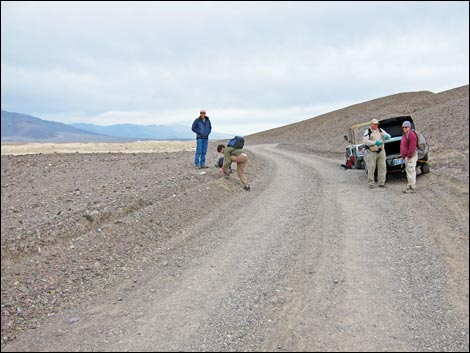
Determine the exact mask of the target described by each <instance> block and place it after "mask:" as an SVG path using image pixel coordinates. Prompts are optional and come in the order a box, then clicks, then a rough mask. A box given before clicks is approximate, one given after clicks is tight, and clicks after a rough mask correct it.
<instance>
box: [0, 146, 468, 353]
mask: <svg viewBox="0 0 470 353" xmlns="http://www.w3.org/2000/svg"><path fill="white" fill-rule="evenodd" d="M109 157H112V158H117V159H119V158H121V157H122V156H121V155H119V156H114V155H108V156H99V157H96V158H97V159H94V160H93V163H92V165H93V166H94V167H93V168H91V169H90V170H88V169H87V173H92V171H95V170H103V169H100V168H96V166H97V165H99V166H100V167H101V168H102V167H103V165H106V166H107V169H105V170H106V172H105V173H103V172H101V173H103V174H104V175H106V176H109V175H113V176H116V175H120V173H119V171H121V174H122V171H123V170H129V169H130V170H147V169H146V168H149V169H148V174H146V175H145V176H142V178H143V179H145V180H146V182H144V183H143V180H140V179H139V177H138V176H137V175H141V174H142V173H136V174H135V175H133V177H132V178H130V177H129V175H126V176H125V177H123V178H125V180H133V183H131V184H130V185H131V188H130V189H127V186H129V185H128V184H126V183H124V185H123V188H122V189H118V191H117V192H116V194H117V195H122V196H121V197H124V199H122V200H121V199H119V198H117V200H119V201H116V202H117V203H118V204H122V205H128V204H129V200H128V199H127V198H125V197H126V195H129V193H130V192H129V191H130V190H134V188H136V189H137V190H134V191H135V192H136V194H137V195H139V197H140V198H141V199H142V200H143V201H142V202H141V203H140V204H139V205H140V206H139V207H137V208H136V209H130V210H128V212H127V213H126V212H124V213H119V211H114V212H111V214H112V215H114V217H110V218H109V219H108V218H106V217H104V218H100V217H99V216H98V215H97V214H93V213H92V212H88V213H87V214H88V215H89V216H91V217H92V220H96V219H99V220H100V222H101V223H99V225H96V227H92V228H90V229H88V230H87V231H83V229H82V230H80V231H79V232H77V233H74V234H80V236H79V237H76V236H75V237H71V238H67V237H65V239H67V240H68V241H67V242H64V244H66V245H67V246H68V249H70V251H69V252H68V253H66V254H67V255H66V256H65V258H66V260H67V261H65V260H64V261H65V262H64V265H63V267H60V266H59V267H58V269H61V268H64V269H65V268H68V269H67V270H64V271H71V272H66V273H63V274H62V277H64V278H67V279H69V278H70V276H72V277H73V275H75V276H76V277H78V278H79V280H78V281H75V282H73V280H72V282H73V284H74V286H73V287H70V288H71V289H72V288H75V287H77V284H78V283H80V278H81V281H82V282H83V285H82V286H78V288H83V289H82V293H84V294H83V295H82V296H81V297H80V300H76V301H71V302H70V304H69V305H65V304H64V306H62V307H61V306H58V307H56V311H54V312H52V313H48V314H45V315H43V316H42V318H41V320H38V321H37V322H36V326H35V327H25V328H24V330H23V333H22V334H18V337H16V339H11V340H6V341H5V345H4V346H3V347H2V351H15V350H16V351H25V350H28V351H29V350H35V351H56V350H57V351H91V350H92V351H129V350H132V351H193V350H197V351H255V350H259V351H260V350H262V351H317V350H323V351H331V350H339V351H342V350H344V351H424V350H426V351H428V350H431V351H468V349H469V345H468V342H469V336H468V332H469V327H468V319H469V317H468V301H469V297H468V293H469V288H468V183H467V184H464V183H460V184H459V183H457V182H455V180H451V179H448V178H444V177H441V175H439V172H437V173H431V174H427V175H423V176H418V187H419V188H420V190H419V192H418V193H417V194H415V195H405V194H403V193H402V192H401V190H402V189H403V186H404V181H403V180H401V179H400V178H389V180H388V185H389V188H387V189H374V190H369V189H368V188H367V182H366V178H365V175H364V174H363V171H360V170H347V171H346V170H343V169H341V168H340V167H339V164H340V163H341V161H338V160H336V159H330V158H325V157H319V156H315V155H312V154H305V153H300V152H292V151H287V150H283V149H280V148H276V147H275V146H273V145H259V146H253V147H251V146H250V164H249V165H248V169H247V171H248V173H250V174H249V175H248V176H249V178H250V180H252V189H253V191H252V192H249V193H248V192H244V191H243V190H241V188H240V185H239V182H238V178H237V177H236V176H232V177H231V178H230V179H229V180H226V179H224V178H220V176H219V175H217V173H216V171H215V170H214V171H213V173H214V174H212V172H211V173H208V174H206V175H200V174H198V172H197V171H195V170H193V171H187V165H188V164H187V163H188V162H189V163H190V161H191V157H192V154H191V153H189V154H185V153H179V154H175V155H171V154H170V155H168V156H166V157H170V158H169V160H166V159H165V158H166V157H165V156H163V155H162V156H158V157H157V156H155V155H152V154H150V155H147V156H146V157H142V156H140V155H138V154H137V155H136V156H133V157H132V158H129V156H127V157H126V159H125V161H124V162H119V163H113V165H121V166H122V165H125V164H126V163H136V161H139V163H140V164H139V163H138V164H137V165H136V164H132V166H133V168H127V167H126V168H123V167H121V168H122V169H118V170H110V169H109V165H108V164H106V163H104V162H106V161H103V160H102V158H109ZM212 157H215V156H212ZM56 158H59V160H60V158H64V157H63V156H60V155H59V156H56ZM86 158H87V159H88V158H91V156H88V157H86ZM93 158H95V157H93ZM100 158H101V159H100ZM142 158H144V159H142ZM146 158H150V159H149V160H147V159H146ZM13 160H14V159H13ZM13 160H7V159H5V160H4V157H2V336H3V333H4V322H6V321H4V312H5V310H6V309H8V313H9V316H10V317H11V316H14V315H15V312H16V313H17V310H16V307H15V305H13V304H12V305H10V306H9V307H8V308H5V307H4V303H7V302H6V301H4V295H6V293H7V292H8V291H9V288H10V286H12V287H13V289H14V290H15V292H11V296H10V297H8V300H10V302H12V303H13V302H14V300H18V299H21V298H23V297H22V295H23V296H24V297H25V298H29V297H31V298H33V297H34V295H37V294H38V293H40V292H41V291H34V295H32V294H31V293H28V290H29V288H32V286H33V285H34V284H36V283H41V281H42V279H45V280H46V282H47V284H46V285H45V287H44V289H43V290H44V291H45V292H46V293H48V295H51V292H53V293H54V294H55V295H56V297H59V295H58V293H61V294H63V293H65V292H64V291H61V290H59V288H61V286H62V285H63V286H65V288H66V284H65V283H67V282H66V281H65V282H64V284H61V286H59V285H53V284H51V282H48V280H47V278H41V276H42V275H41V276H39V277H38V278H35V279H29V280H30V281H32V282H31V283H26V282H25V283H18V284H16V285H14V283H10V282H7V281H13V280H14V278H15V276H18V275H17V272H15V271H20V272H21V269H20V267H15V266H14V264H15V263H20V261H19V260H18V259H16V258H15V257H14V256H15V255H14V254H15V248H14V247H12V248H9V246H10V244H13V242H7V243H6V244H5V249H6V251H5V255H8V256H10V258H8V257H7V258H5V263H6V264H7V265H8V266H6V268H7V269H8V271H9V272H7V273H5V274H4V240H3V234H4V221H3V219H4V218H3V216H4V207H3V205H5V204H8V205H11V207H12V208H13V209H10V211H9V212H12V213H15V212H14V210H17V211H19V212H16V216H15V217H14V219H18V213H20V214H24V213H21V212H23V211H22V209H21V208H20V205H21V204H22V202H18V204H15V203H14V202H13V200H15V197H17V196H16V193H14V192H11V191H10V190H11V185H10V183H13V181H10V182H9V181H4V180H5V179H4V176H8V175H9V174H8V173H9V172H8V170H9V168H6V170H5V172H4V162H5V161H6V163H7V164H6V165H7V166H10V168H11V165H12V163H13ZM35 160H36V159H35ZM175 160H176V162H170V161H175ZM14 161H15V163H18V161H24V160H23V159H17V160H14ZM166 162H168V163H170V164H171V163H176V164H174V165H172V166H171V167H170V170H171V171H173V172H176V171H180V170H184V172H181V175H180V174H178V173H177V174H176V176H174V177H175V178H176V180H175V181H174V182H170V184H169V185H162V186H161V188H158V189H155V190H154V189H151V188H149V189H140V187H142V186H141V185H144V184H147V185H149V184H150V183H149V180H151V179H152V175H153V173H157V175H158V173H161V171H160V169H161V166H162V165H166V164H165V163H166ZM23 163H26V162H23ZM28 163H32V161H30V160H29V161H28ZM64 163H66V164H67V165H70V164H69V163H70V162H69V161H67V162H64ZM77 163H78V162H77ZM103 163H104V164H103ZM123 163H124V164H123ZM179 163H181V164H179ZM52 164H53V165H55V162H54V163H52ZM28 165H29V164H28ZM150 165H156V166H158V167H156V168H155V169H152V168H150V167H148V166H150ZM78 166H79V167H78V168H81V169H83V168H86V167H85V166H86V163H83V160H81V161H80V163H78ZM144 166H146V167H144ZM184 166H186V167H184ZM180 167H182V168H181V169H180ZM59 170H60V169H59ZM167 170H168V169H167ZM4 173H5V174H4ZM29 173H30V171H29ZM59 174H60V173H59ZM144 174H145V173H144ZM84 175H88V174H86V173H84ZM160 176H161V175H160ZM44 178H45V179H47V180H48V181H49V182H50V181H51V180H54V179H53V178H51V175H49V176H48V175H47V173H45V176H44ZM180 178H181V179H180ZM185 178H189V180H188V183H187V187H185V186H184V185H186V184H185V182H184V181H185V180H186V179H185ZM161 179H162V180H166V181H167V182H168V180H169V179H167V178H161ZM58 180H59V179H58ZM60 180H68V179H67V178H60ZM90 180H94V181H96V180H100V179H99V178H98V177H97V176H94V177H93V178H92V177H90ZM155 180H160V179H157V178H155ZM83 182H84V184H82V186H80V188H79V189H80V194H81V195H88V193H87V192H88V189H87V187H90V188H91V186H90V185H89V184H90V183H87V182H86V181H83ZM4 183H6V184H8V185H6V186H4V185H5V184H4ZM104 183H105V182H104V181H103V185H104ZM54 185H60V183H59V182H57V184H54ZM107 185H108V184H106V187H105V188H104V189H106V188H107ZM116 185H117V184H116ZM119 185H120V184H119ZM169 186H170V187H169ZM16 187H17V188H16V189H13V190H17V191H19V190H20V186H19V185H17V186H16ZM23 187H24V185H23ZM94 187H95V189H90V192H91V191H96V190H99V189H100V187H101V189H103V188H102V185H101V183H100V182H98V183H97V184H96V185H94ZM172 187H173V188H172ZM69 189H70V186H65V188H64V189H63V190H69ZM157 190H158V191H160V192H169V191H168V190H172V191H171V192H169V193H168V194H164V195H165V197H162V198H161V199H160V198H157V199H153V200H152V198H151V197H150V196H149V195H154V196H155V194H153V193H152V192H155V191H157ZM164 190H165V191H164ZM6 191H8V192H6ZM73 191H74V190H73V188H72V192H73ZM121 191H122V192H121ZM150 191H152V192H150ZM59 194H60V193H59ZM95 194H96V193H94V194H93V195H95ZM98 194H99V193H98ZM7 195H11V196H10V197H9V198H8V202H7V201H6V199H5V201H4V197H7ZM13 195H15V196H13ZM103 195H109V194H108V193H104V194H103ZM143 195H145V196H143ZM57 199H60V198H59V197H57ZM105 199H106V197H104V199H103V200H105ZM113 200H114V199H113ZM23 201H24V200H23ZM4 202H5V203H4ZM103 202H105V201H103ZM69 203H70V202H69ZM105 203H106V205H108V204H109V205H111V204H113V202H110V201H109V200H108V201H106V202H105ZM77 205H78V203H77ZM80 205H81V204H80ZM86 205H87V207H88V208H87V209H88V210H89V211H92V210H90V209H89V208H90V207H92V205H93V202H91V203H90V204H86ZM118 209H119V208H116V210H118ZM77 210H81V211H77V212H75V213H74V214H75V215H76V216H78V217H79V218H80V217H81V218H84V221H82V222H85V223H84V224H87V223H86V222H89V221H88V219H87V217H84V216H83V213H81V212H83V211H84V210H83V208H81V206H80V207H77ZM182 210H184V212H181V211H182ZM85 211H86V210H85ZM53 212H55V210H54V211H53ZM5 216H8V214H7V213H6V211H5ZM93 217H95V218H93ZM12 221H13V218H10V219H8V218H7V221H5V222H9V223H8V224H7V223H5V227H7V226H10V227H11V224H10V223H11V222H12ZM64 222H65V221H64ZM76 226H77V227H78V228H80V227H79V226H78V225H76ZM5 229H8V230H9V232H7V233H8V234H10V233H11V232H12V231H13V229H9V228H5ZM80 229H81V228H80ZM98 229H100V230H98ZM13 234H16V233H13ZM18 234H20V233H18ZM97 239H108V240H107V241H103V242H97ZM109 239H112V241H110V240H109ZM128 239H130V241H129V242H127V240H128ZM15 244H16V243H15ZM112 244H114V245H112ZM115 244H119V247H116V245H115ZM36 245H37V244H35V245H34V246H32V247H31V251H32V249H34V248H35V246H36ZM71 245H73V246H74V247H73V248H71ZM95 247H96V249H97V251H96V252H95V251H94V250H93V249H94V248H95ZM107 247H111V248H110V251H109V253H107V252H106V251H105V250H104V249H106V248H107ZM115 247H116V248H115ZM53 249H54V246H51V247H50V248H49V250H48V252H42V253H41V254H35V255H34V256H32V257H31V259H33V260H32V262H31V263H32V264H33V266H35V268H37V269H49V270H50V269H51V266H46V265H50V263H49V264H47V263H44V264H43V261H46V259H47V261H49V262H50V261H53V263H54V264H55V263H56V262H58V263H60V261H58V260H54V259H55V258H60V257H61V256H59V255H58V254H59V252H58V250H61V251H62V250H64V248H57V252H55V254H56V255H55V256H52V255H53V254H54V251H53ZM117 249H121V250H119V251H118V250H117ZM136 249H138V250H136ZM89 251H91V254H92V255H86V256H95V257H87V258H86V266H88V269H87V267H85V264H81V263H80V261H81V260H80V259H82V258H83V257H84V256H85V255H84V254H85V253H86V254H89ZM103 251H104V253H103ZM116 251H117V254H116ZM31 254H32V253H31ZM46 254H47V256H46ZM74 254H75V255H74ZM49 255H50V256H49ZM18 256H19V255H18ZM97 256H98V259H97V258H96V257H97ZM15 259H16V260H15ZM106 259H112V260H109V263H107V262H106V261H108V260H106ZM96 262H98V265H96ZM21 263H22V264H23V266H24V264H27V263H30V262H28V261H26V262H21ZM65 263H67V264H68V265H70V264H71V263H73V266H72V269H70V266H68V267H67V266H66V265H65ZM95 265H96V266H95ZM80 266H83V267H84V268H83V269H81V267H80ZM29 270H31V267H29ZM74 271H75V272H74ZM87 274H91V276H88V277H87ZM111 274H112V275H111ZM24 276H25V277H21V276H19V278H22V279H23V280H24V281H26V280H27V278H28V277H27V276H26V275H24ZM83 276H84V277H83ZM58 277H60V276H58ZM52 283H54V282H52ZM56 283H57V282H56ZM103 283H105V284H103ZM33 287H34V286H33ZM51 288H54V289H51ZM24 292H26V293H24ZM8 293H9V292H8ZM28 295H30V296H29V297H28ZM64 295H65V297H70V295H68V294H64ZM15 298H16V299H15ZM48 298H49V297H48ZM23 299H24V298H23ZM31 300H33V299H31ZM62 302H63V303H65V301H62ZM34 303H39V302H34ZM37 305H39V304H37ZM46 306H47V305H46ZM14 308H15V310H16V311H15V310H13V309H14ZM21 312H22V313H24V312H25V310H24V309H23V310H22V311H21ZM20 316H21V315H20ZM12 322H14V321H12ZM2 342H3V341H2Z"/></svg>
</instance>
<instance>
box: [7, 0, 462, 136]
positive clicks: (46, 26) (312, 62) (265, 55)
mask: <svg viewBox="0 0 470 353" xmlns="http://www.w3.org/2000/svg"><path fill="white" fill-rule="evenodd" d="M1 6H2V83H1V84H2V108H3V109H7V110H10V111H18V112H21V113H26V114H33V115H34V114H36V115H37V116H40V117H46V116H49V117H54V118H55V119H57V120H59V121H65V120H66V119H69V120H70V119H72V118H73V117H76V118H78V117H81V118H82V119H88V121H92V120H93V121H95V120H97V119H100V121H101V122H102V124H108V123H109V122H110V121H112V120H113V119H114V120H119V119H121V120H122V119H123V118H124V115H122V114H120V113H118V112H125V114H128V115H129V114H130V115H132V113H133V112H134V120H132V121H133V122H136V121H138V120H136V119H137V118H136V117H140V119H142V120H141V121H142V123H148V120H149V119H150V118H149V117H150V116H152V117H153V119H155V121H154V123H161V121H159V116H166V118H167V119H168V117H171V118H172V119H174V120H175V121H177V120H179V119H180V118H179V117H182V115H181V112H185V114H188V115H190V116H188V117H187V119H189V120H192V118H193V116H192V115H194V114H190V112H197V110H198V109H199V108H200V107H201V106H204V107H206V109H208V110H210V109H211V108H213V110H216V111H220V112H224V114H222V116H221V117H220V119H221V120H220V122H221V123H222V122H223V124H224V127H225V126H226V128H227V129H228V130H227V131H230V130H237V129H238V127H237V126H236V121H234V116H232V114H231V113H229V112H236V114H235V115H236V116H237V117H238V118H239V119H237V121H243V119H242V118H244V117H246V120H247V121H252V122H253V121H259V124H258V125H259V126H263V127H265V126H266V127H269V126H270V125H269V124H271V126H274V125H277V124H280V125H282V124H287V123H290V122H294V121H298V120H303V119H307V118H309V117H311V116H313V115H314V114H313V113H315V112H318V111H320V110H321V109H318V107H335V109H338V108H341V106H338V105H339V104H344V103H345V102H353V103H357V102H360V101H364V100H369V99H373V98H376V97H380V96H384V95H388V94H393V93H398V92H403V91H415V90H432V91H442V90H446V89H450V88H454V87H457V86H460V85H464V84H468V75H469V72H468V66H469V65H468V64H469V60H468V50H469V47H468V39H469V38H468V33H469V28H468V27H469V26H468V3H462V2H450V3H449V2H446V3H443V2H424V3H422V2H417V3H415V2H398V3H386V2H379V3H369V2H367V3H362V2H351V3H349V2H345V3H343V2H342V3H322V2H319V3H318V2H280V3H279V2H272V3H269V2H255V3H252V2H249V3H246V2H241V3H236V2H215V3H214V2H210V3H209V2H182V3H174V2H171V3H169V2H137V3H136V2H132V3H129V2H8V1H7V2H2V5H1ZM307 109H310V110H311V112H310V113H309V112H308V111H307ZM276 110H278V111H279V112H287V111H290V112H291V113H292V114H282V113H281V114H276V113H275V111H276ZM266 111H267V112H269V114H267V115H266V114H263V112H266ZM113 112H114V114H115V115H116V116H114V117H113V115H112V114H113ZM299 112H300V113H299ZM321 112H322V113H323V112H325V111H321ZM300 114H305V115H302V116H301V115H300ZM126 116H127V115H126ZM268 116H271V117H272V116H284V118H279V120H271V122H270V120H269V118H268ZM118 117H119V119H118ZM294 119H296V120H294ZM82 121H85V120H82ZM277 126H279V125H277Z"/></svg>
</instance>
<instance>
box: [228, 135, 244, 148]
mask: <svg viewBox="0 0 470 353" xmlns="http://www.w3.org/2000/svg"><path fill="white" fill-rule="evenodd" d="M244 145H245V139H244V138H243V137H242V136H235V137H234V138H233V139H230V141H229V142H228V143H227V146H230V147H234V148H236V149H242V148H243V146H244Z"/></svg>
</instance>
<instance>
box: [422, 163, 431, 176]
mask: <svg viewBox="0 0 470 353" xmlns="http://www.w3.org/2000/svg"><path fill="white" fill-rule="evenodd" d="M427 173H429V164H427V163H423V164H421V174H427Z"/></svg>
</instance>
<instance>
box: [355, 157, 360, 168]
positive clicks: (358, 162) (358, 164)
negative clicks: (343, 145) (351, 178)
mask: <svg viewBox="0 0 470 353" xmlns="http://www.w3.org/2000/svg"><path fill="white" fill-rule="evenodd" d="M354 169H362V161H361V160H360V159H359V160H357V159H356V160H355V161H354Z"/></svg>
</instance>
